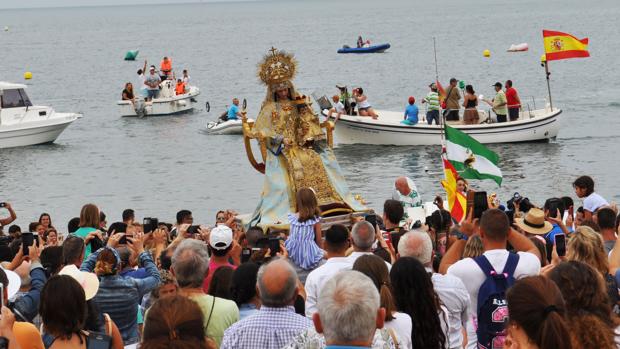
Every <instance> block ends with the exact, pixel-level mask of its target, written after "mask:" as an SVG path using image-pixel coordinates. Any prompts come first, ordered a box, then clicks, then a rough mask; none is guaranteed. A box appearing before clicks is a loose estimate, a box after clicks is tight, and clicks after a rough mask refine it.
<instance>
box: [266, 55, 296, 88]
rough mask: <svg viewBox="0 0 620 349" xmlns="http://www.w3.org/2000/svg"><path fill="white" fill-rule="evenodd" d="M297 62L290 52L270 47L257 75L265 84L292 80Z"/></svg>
mask: <svg viewBox="0 0 620 349" xmlns="http://www.w3.org/2000/svg"><path fill="white" fill-rule="evenodd" d="M296 65H297V62H295V58H294V57H293V55H292V54H289V53H286V52H284V51H278V50H277V49H276V48H274V47H272V48H271V50H269V53H268V54H267V55H266V56H265V58H264V59H263V62H262V63H261V64H260V66H259V69H258V76H259V77H260V79H261V80H262V81H263V82H264V83H265V84H266V85H270V86H271V85H276V84H281V83H284V82H288V81H291V80H293V77H294V76H295V68H296Z"/></svg>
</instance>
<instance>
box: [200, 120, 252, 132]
mask: <svg viewBox="0 0 620 349" xmlns="http://www.w3.org/2000/svg"><path fill="white" fill-rule="evenodd" d="M248 121H250V122H252V121H253V120H251V119H248ZM207 133H209V134H214V135H242V134H243V122H242V121H241V120H229V121H224V122H215V121H211V122H209V123H208V124H207Z"/></svg>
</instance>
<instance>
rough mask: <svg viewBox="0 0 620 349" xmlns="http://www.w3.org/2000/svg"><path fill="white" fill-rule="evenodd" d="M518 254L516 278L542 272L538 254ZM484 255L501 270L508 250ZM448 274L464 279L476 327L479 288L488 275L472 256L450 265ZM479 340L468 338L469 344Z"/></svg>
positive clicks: (495, 267)
mask: <svg viewBox="0 0 620 349" xmlns="http://www.w3.org/2000/svg"><path fill="white" fill-rule="evenodd" d="M518 254H519V262H518V263H517V268H516V269H515V273H514V278H515V279H520V278H522V277H526V276H532V275H538V273H540V260H539V259H538V257H536V255H534V254H531V253H529V252H518ZM484 256H485V257H487V259H488V260H489V263H491V266H493V269H495V271H498V272H501V271H503V270H504V267H505V266H506V261H507V260H508V251H507V250H505V249H498V250H490V251H486V252H484ZM447 274H448V275H453V276H456V277H458V278H459V279H461V281H463V284H464V285H465V288H466V289H467V292H468V293H469V299H470V302H471V313H472V319H473V321H474V324H473V325H474V327H475V326H476V321H477V311H478V310H477V309H478V290H479V289H480V286H482V284H483V283H484V281H485V280H486V276H485V275H484V273H483V272H482V269H480V267H479V266H478V264H477V263H476V262H475V261H474V260H473V259H472V258H465V259H461V260H460V261H458V262H456V263H454V264H453V265H451V266H450V268H448V273H447ZM477 340H478V339H477V338H476V337H475V336H473V338H468V342H469V344H471V343H472V341H477Z"/></svg>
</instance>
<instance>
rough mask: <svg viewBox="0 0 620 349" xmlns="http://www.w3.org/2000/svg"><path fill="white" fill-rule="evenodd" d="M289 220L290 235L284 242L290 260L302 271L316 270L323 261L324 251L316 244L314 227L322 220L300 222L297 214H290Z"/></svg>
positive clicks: (316, 218)
mask: <svg viewBox="0 0 620 349" xmlns="http://www.w3.org/2000/svg"><path fill="white" fill-rule="evenodd" d="M288 220H289V223H290V224H291V227H290V233H289V236H288V239H286V241H285V242H284V245H285V246H286V250H287V251H288V258H289V259H290V260H291V261H292V262H293V263H295V265H297V266H298V267H300V268H302V269H305V270H312V269H314V268H316V267H317V266H318V265H319V262H320V261H321V260H322V259H323V250H321V248H320V247H319V245H317V244H316V239H315V236H314V225H315V224H316V223H318V222H319V221H320V218H318V217H315V218H310V219H308V220H307V221H305V222H300V221H299V219H298V217H297V215H296V214H293V213H289V214H288Z"/></svg>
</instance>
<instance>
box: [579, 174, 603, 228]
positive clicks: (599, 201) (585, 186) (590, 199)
mask: <svg viewBox="0 0 620 349" xmlns="http://www.w3.org/2000/svg"><path fill="white" fill-rule="evenodd" d="M573 188H575V194H577V196H578V197H579V198H580V199H583V211H584V214H583V216H584V219H592V214H594V212H596V210H598V209H599V208H600V207H603V206H607V205H609V203H608V202H607V200H605V199H604V198H603V197H602V196H600V195H598V194H597V193H595V192H594V180H593V179H592V177H590V176H581V177H579V178H577V179H576V180H575V181H574V182H573Z"/></svg>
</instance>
